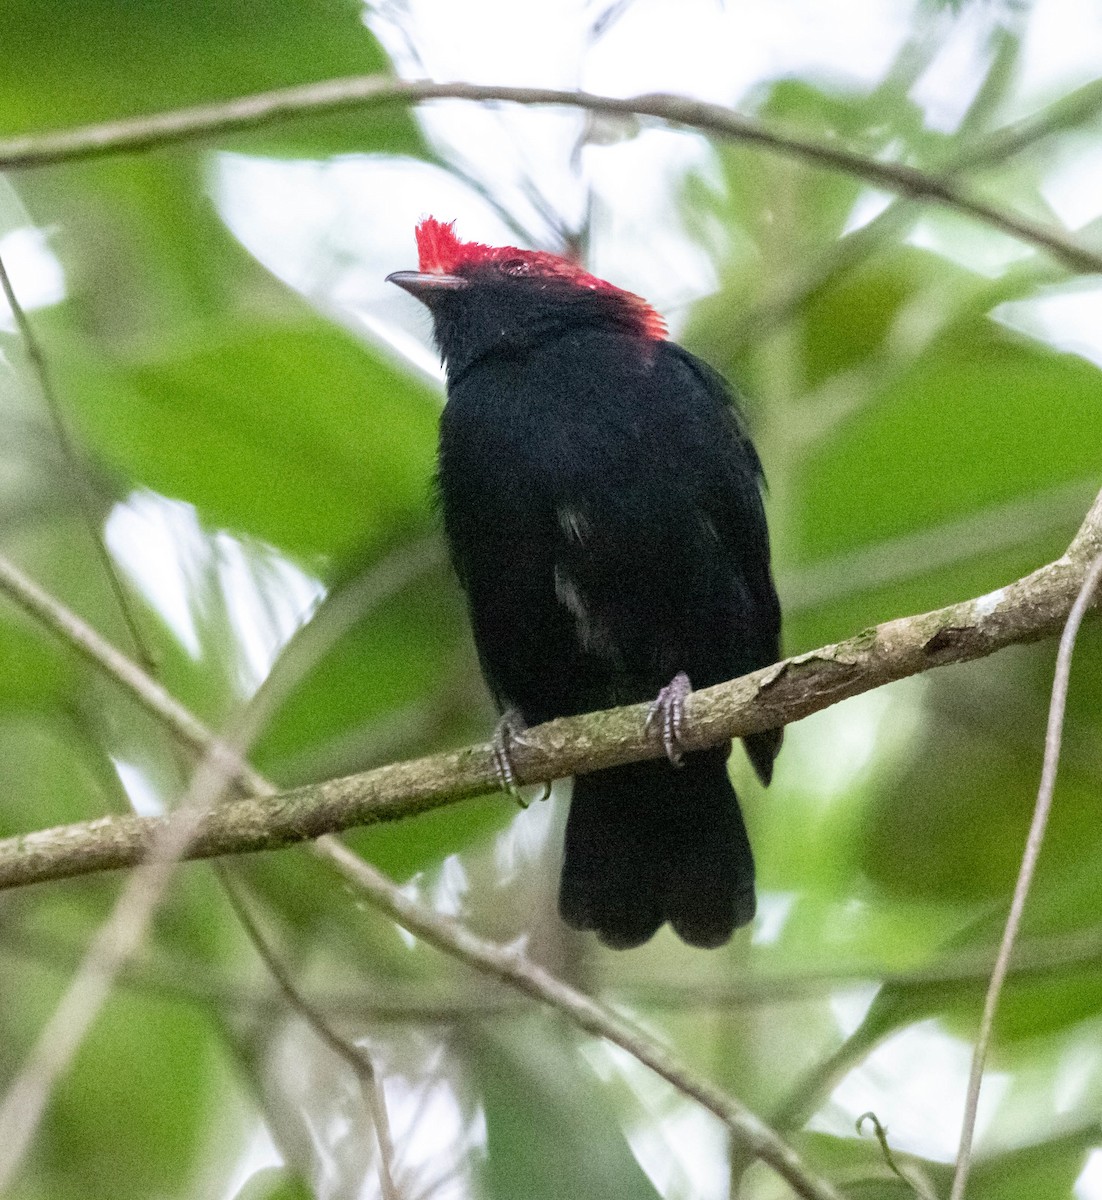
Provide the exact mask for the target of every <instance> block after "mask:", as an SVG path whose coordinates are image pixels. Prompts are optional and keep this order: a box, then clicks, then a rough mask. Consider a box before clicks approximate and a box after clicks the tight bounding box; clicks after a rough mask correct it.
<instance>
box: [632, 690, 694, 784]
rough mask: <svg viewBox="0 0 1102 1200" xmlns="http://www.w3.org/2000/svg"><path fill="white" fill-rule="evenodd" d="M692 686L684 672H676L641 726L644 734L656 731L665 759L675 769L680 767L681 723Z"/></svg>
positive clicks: (656, 698) (656, 699)
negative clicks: (660, 738)
mask: <svg viewBox="0 0 1102 1200" xmlns="http://www.w3.org/2000/svg"><path fill="white" fill-rule="evenodd" d="M692 690H693V685H692V684H691V683H690V682H689V677H688V675H686V674H685V672H684V671H678V672H677V674H676V675H675V676H674V677H673V678H672V679H671V680H670V682H669V683H667V684H666V686H665V687H664V688H663V689H662V690H661V691H660V692H659V693H658V695H657V696H656V697H655V701H654V703H653V704H652V705H651V706H650V711H649V712H648V713H647V721H646V724H645V725H644V726H643V732H644V733H650V731H651V730H652V729H656V730H658V732H659V733H660V734H661V737H662V746H663V748H664V749H665V751H666V757H667V758H668V759H669V760H670V762H671V763H673V765H674V766H675V767H679V766H681V759H682V749H681V722H682V719H683V718H684V715H685V701H686V700H687V699H688V698H689V696H690V695H691V694H692Z"/></svg>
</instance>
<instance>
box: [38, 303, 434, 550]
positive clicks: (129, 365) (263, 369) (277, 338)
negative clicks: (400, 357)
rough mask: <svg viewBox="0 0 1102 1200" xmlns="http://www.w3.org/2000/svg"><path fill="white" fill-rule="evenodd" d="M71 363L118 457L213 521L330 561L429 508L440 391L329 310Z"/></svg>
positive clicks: (137, 480) (385, 536)
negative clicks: (112, 361) (339, 324)
mask: <svg viewBox="0 0 1102 1200" xmlns="http://www.w3.org/2000/svg"><path fill="white" fill-rule="evenodd" d="M58 366H59V374H61V375H62V377H63V380H64V384H63V386H64V389H65V393H66V395H67V396H68V397H69V398H70V401H71V403H72V404H73V405H74V406H75V408H76V414H75V417H76V420H77V421H78V423H79V426H80V429H81V431H82V433H83V435H84V436H85V437H86V439H87V440H88V443H89V444H90V445H91V446H92V447H93V448H94V449H95V451H96V452H97V453H98V454H99V455H100V456H101V457H102V458H103V459H104V461H105V462H106V463H107V464H108V465H109V466H110V467H111V468H112V469H114V470H115V471H117V472H119V473H120V474H121V475H122V476H123V478H125V479H126V480H127V481H128V483H129V485H130V486H134V485H143V486H146V487H149V488H152V489H153V490H154V491H159V492H162V493H164V494H166V495H169V496H174V497H178V498H180V499H183V500H187V501H188V502H189V503H191V504H194V505H195V506H196V507H197V508H198V509H199V512H200V514H201V516H202V519H203V521H204V523H206V524H207V525H209V526H216V527H222V528H227V529H230V530H233V531H236V532H240V533H246V534H250V535H252V536H254V537H258V538H261V539H263V540H265V541H267V542H270V543H273V544H275V545H276V546H278V547H280V549H282V550H284V551H285V552H287V553H290V554H293V555H298V556H301V557H303V558H306V559H308V560H316V559H317V558H318V557H319V556H329V557H332V556H340V555H348V554H351V553H353V552H354V551H358V550H359V549H360V548H365V549H366V548H368V547H372V546H377V545H379V544H380V543H383V542H386V541H388V540H389V539H391V538H392V537H393V536H394V534H395V532H396V531H397V530H408V529H410V528H416V527H417V526H418V525H422V524H424V523H425V522H426V521H427V519H428V512H429V504H428V502H429V488H430V482H429V481H430V479H431V475H432V464H433V455H434V447H435V442H436V417H437V411H438V401H437V399H436V397H435V396H434V394H433V392H432V390H431V389H430V388H428V387H426V386H425V385H424V384H422V383H419V382H418V381H416V380H415V379H413V377H412V376H411V375H409V374H407V373H406V372H403V371H400V370H398V369H397V368H396V367H394V366H392V365H391V364H390V363H389V362H387V361H385V360H384V359H383V358H382V357H381V356H380V355H379V354H378V353H376V352H373V351H372V350H370V349H369V348H368V347H366V346H364V345H362V344H361V343H359V342H357V341H356V340H355V339H353V338H352V337H351V336H349V335H348V334H346V333H344V332H342V331H341V330H339V329H337V328H335V327H333V326H331V325H328V324H326V323H324V322H322V321H320V320H317V319H310V318H309V317H303V318H302V319H301V320H299V321H297V322H293V323H292V322H287V323H284V322H280V321H266V320H263V319H259V318H258V319H254V320H252V321H242V322H241V323H239V324H237V325H235V326H219V327H216V328H214V329H211V330H208V331H205V333H204V334H202V335H197V336H194V337H192V338H190V339H189V340H188V341H187V342H186V344H184V345H182V346H179V347H174V348H167V349H166V350H165V351H164V352H163V353H162V354H161V355H160V356H158V357H153V358H144V359H138V360H133V361H130V362H120V363H119V364H117V365H116V366H113V367H112V366H107V365H106V364H102V363H96V362H90V361H88V360H87V359H85V358H84V357H83V356H80V357H79V358H78V357H76V356H69V357H67V358H66V359H64V360H61V359H60V358H59V363H58Z"/></svg>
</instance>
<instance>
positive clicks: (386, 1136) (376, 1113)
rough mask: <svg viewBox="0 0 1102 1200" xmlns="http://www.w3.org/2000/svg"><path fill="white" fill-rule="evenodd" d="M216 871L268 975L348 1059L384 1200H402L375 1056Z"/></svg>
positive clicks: (227, 877)
mask: <svg viewBox="0 0 1102 1200" xmlns="http://www.w3.org/2000/svg"><path fill="white" fill-rule="evenodd" d="M215 869H216V870H217V872H218V879H219V882H220V883H221V884H222V889H223V891H224V892H225V893H226V898H227V900H229V902H230V906H231V907H232V908H233V911H234V914H235V915H236V917H237V920H238V922H239V923H240V924H241V927H242V928H243V929H244V930H245V932H246V933H247V934H248V936H249V940H250V941H251V942H252V944H253V946H254V947H255V948H256V951H257V953H258V954H259V955H260V957H261V959H262V960H263V962H264V966H265V967H266V968H267V969H268V974H269V975H271V977H272V978H273V979H274V980H275V981H276V984H277V986H278V987H279V990H280V991H281V992H282V993H283V995H284V996H285V997H286V999H287V1002H288V1003H289V1004H290V1005H291V1007H292V1008H293V1009H294V1010H295V1011H296V1012H297V1013H299V1014H300V1015H301V1016H302V1017H303V1018H304V1019H305V1020H306V1022H307V1023H308V1024H309V1026H310V1028H311V1029H313V1031H314V1032H315V1033H316V1034H317V1035H318V1037H319V1038H321V1040H322V1041H323V1042H324V1043H325V1044H326V1045H327V1046H328V1047H329V1049H330V1050H332V1051H333V1052H334V1053H335V1054H337V1055H339V1056H340V1057H341V1058H342V1059H344V1061H345V1062H346V1063H348V1065H349V1066H350V1067H351V1068H352V1070H353V1071H354V1072H355V1073H356V1077H357V1078H358V1079H359V1081H360V1088H361V1090H362V1091H363V1096H364V1101H365V1102H366V1104H367V1107H368V1111H369V1112H370V1113H371V1120H372V1124H373V1125H374V1127H375V1140H376V1143H377V1144H378V1148H379V1188H380V1191H381V1193H382V1200H399V1192H398V1188H397V1186H396V1184H395V1181H394V1143H393V1140H392V1139H391V1136H390V1117H389V1115H388V1113H387V1107H386V1097H385V1095H384V1093H383V1082H382V1080H381V1079H380V1078H379V1075H378V1072H377V1071H376V1070H375V1064H374V1063H373V1062H372V1061H371V1056H370V1055H369V1054H368V1053H367V1051H366V1050H363V1049H361V1048H360V1047H359V1046H357V1045H356V1043H355V1042H353V1041H351V1040H350V1039H349V1038H346V1037H343V1036H342V1035H341V1034H339V1033H338V1032H337V1031H336V1029H334V1028H333V1023H332V1022H331V1021H330V1020H329V1018H328V1016H326V1014H325V1013H324V1012H323V1011H322V1009H321V1008H320V1007H319V1006H318V1005H316V1004H314V1003H313V1002H312V1001H310V1000H308V999H307V998H306V996H304V995H303V994H302V992H300V991H299V989H298V987H297V985H296V984H295V982H294V980H293V979H292V978H291V974H290V972H289V971H288V970H287V968H286V967H285V966H284V964H283V962H282V960H281V959H280V958H279V956H278V955H277V954H275V953H274V952H273V950H272V948H271V946H270V945H269V943H268V940H267V937H266V936H265V934H264V933H263V932H262V930H261V929H260V927H259V926H258V925H257V923H256V921H255V919H254V918H253V915H252V913H251V912H250V911H249V907H248V905H247V904H246V902H245V897H244V894H243V889H242V888H241V886H240V883H239V882H238V880H237V879H236V878H235V877H234V876H233V874H232V872H230V871H229V870H228V869H227V868H226V867H225V866H224V865H223V864H221V863H218V864H216V865H215Z"/></svg>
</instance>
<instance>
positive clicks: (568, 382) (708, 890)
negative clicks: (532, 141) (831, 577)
mask: <svg viewBox="0 0 1102 1200" xmlns="http://www.w3.org/2000/svg"><path fill="white" fill-rule="evenodd" d="M417 246H418V250H419V252H420V269H419V270H418V271H398V272H396V273H395V274H393V275H390V276H388V278H389V280H390V281H391V282H392V283H396V284H397V285H398V286H399V287H402V288H404V289H405V290H406V291H407V292H409V293H411V294H412V295H413V296H416V297H417V299H419V300H421V301H422V302H423V303H424V304H426V305H427V306H428V308H429V311H430V312H431V314H432V318H433V323H434V328H435V336H436V342H437V345H438V346H439V348H440V352H441V355H442V357H443V360H444V363H445V365H446V368H447V404H446V405H445V408H444V412H443V416H442V419H441V426H440V459H439V472H438V479H437V483H438V491H439V500H440V505H441V508H442V512H443V521H444V530H445V533H446V535H447V539H448V542H449V545H450V550H451V556H452V561H453V563H454V566H455V570H456V572H457V574H458V576H459V580H460V582H461V584H462V586H463V588H464V589H465V591H466V593H467V600H468V604H469V608H470V616H471V623H472V626H473V629H474V639H475V643H476V646H477V650H478V655H479V660H480V663H481V666H482V672H483V675H484V676H485V679H486V683H487V684H488V686H489V688H490V691H491V692H492V693H493V697H494V699H495V701H496V702H497V705H498V708H499V710H500V711H502V712H505V713H506V714H507V715H506V718H505V720H504V723H503V725H502V726H499V730H500V735H499V736H500V740H501V745H502V748H503V749H507V744H508V738H509V736H510V735H511V734H514V733H516V732H517V731H519V730H520V729H522V728H523V726H524V725H534V724H537V723H539V722H541V721H546V720H549V719H551V718H552V717H561V716H568V715H572V714H576V713H583V712H588V711H592V710H594V709H601V708H608V707H611V706H613V705H620V704H629V703H636V702H640V701H643V700H646V699H648V698H650V699H655V704H654V708H653V709H652V717H653V721H652V722H651V724H654V725H656V726H657V729H656V733H657V734H658V735H660V736H661V737H662V739H663V741H664V742H665V746H666V751H667V755H668V759H663V758H659V759H655V760H653V761H647V762H638V763H633V764H630V765H628V766H623V767H613V768H610V769H607V770H600V771H594V772H592V773H589V774H585V775H580V776H578V777H577V779H576V780H575V783H574V795H573V799H572V802H571V808H570V815H569V818H568V821H567V826H566V844H565V853H564V861H563V869H562V882H561V887H560V892H559V909H560V912H561V914H562V917H563V919H564V920H565V921H566V922H567V924H569V925H571V926H573V927H574V928H576V929H588V930H593V931H595V932H596V934H597V936H598V937H599V938H600V939H601V941H603V942H604V943H605V944H606V945H608V946H612V947H616V948H627V947H631V946H638V945H640V944H641V943H643V942H645V941H646V940H647V939H648V938H650V937H651V936H652V935H653V934H654V932H655V931H656V930H657V929H658V928H659V926H661V925H662V923H663V922H665V921H669V922H670V924H671V925H672V926H673V928H674V929H675V930H676V931H677V933H678V934H679V935H680V936H681V937H682V938H683V939H684V940H685V941H686V942H689V943H690V944H692V945H694V946H719V945H721V944H722V943H724V942H725V941H727V939H728V938H729V937H730V935H731V933H732V931H733V930H734V929H736V928H737V927H738V926H740V925H745V924H746V923H748V922H749V921H750V920H751V919H752V918H753V916H754V908H755V900H754V860H753V856H752V855H751V852H750V843H749V840H748V838H747V835H746V827H745V825H744V824H743V820H742V814H741V812H740V811H739V805H738V800H737V798H736V796H735V792H734V789H733V788H732V786H731V783H730V780H729V779H728V776H727V767H726V760H727V756H728V754H729V752H730V745H729V744H728V745H724V746H717V747H715V748H713V749H710V750H704V751H696V752H693V753H686V754H684V755H683V756H682V755H681V753H680V749H679V745H678V741H677V735H678V726H679V722H680V715H681V706H682V704H683V702H684V699H685V696H686V695H687V694H688V692H689V691H690V689H691V687H694V686H695V687H707V686H709V685H711V684H714V683H719V682H721V681H722V680H725V679H730V678H732V677H734V676H737V675H741V674H744V673H745V672H747V671H752V670H755V669H757V668H758V667H762V666H766V665H767V664H769V663H772V662H775V661H776V659H777V658H778V657H779V638H780V607H779V604H778V601H777V594H776V591H775V589H774V586H773V580H772V576H771V573H770V566H769V535H768V531H767V529H766V523H765V514H764V511H763V509H762V501H761V484H762V470H761V463H760V461H759V459H758V456H757V453H756V451H755V450H754V447H753V445H752V444H751V442H750V439H749V437H748V435H747V433H746V430H745V428H744V427H743V424H742V422H741V419H740V417H739V415H738V412H737V410H736V408H735V406H734V403H733V401H732V398H731V394H730V392H729V390H728V388H727V385H726V384H725V382H724V381H723V379H722V378H721V377H720V376H719V375H718V374H717V373H716V372H715V371H713V370H712V369H711V368H710V367H708V366H707V365H706V364H705V363H703V362H701V361H700V359H698V358H694V357H693V355H691V354H689V353H688V352H687V351H686V350H683V349H682V348H681V347H680V346H677V345H675V344H674V343H673V342H670V341H668V340H667V339H666V327H665V324H664V322H663V321H662V318H661V317H660V316H659V315H658V314H657V313H656V312H655V311H654V309H652V308H651V307H650V305H649V304H647V302H646V301H645V300H643V299H642V298H641V297H639V296H636V295H633V294H632V293H630V292H627V291H623V290H621V289H620V288H618V287H615V286H613V285H612V284H610V283H606V282H605V281H604V280H601V279H597V278H596V277H595V276H593V275H590V274H588V273H587V272H586V271H584V270H582V269H581V267H579V266H578V265H576V264H575V263H573V262H570V261H568V260H567V259H565V258H560V257H558V256H557V255H554V254H548V253H545V252H540V251H533V250H518V249H516V248H514V247H511V246H505V247H491V246H484V245H480V244H478V243H476V242H463V241H460V240H459V239H458V238H457V237H456V235H455V233H454V230H453V227H452V225H451V224H443V223H442V222H440V221H437V220H434V219H433V218H431V217H430V218H427V219H426V220H424V221H422V222H421V223H420V225H419V226H418V227H417ZM745 743H746V749H747V752H748V754H749V756H750V760H751V762H752V763H753V765H754V768H755V770H756V771H757V774H758V776H759V778H760V779H761V780H762V782H763V783H768V782H769V779H770V776H771V774H772V770H773V759H774V758H775V756H776V754H777V751H778V750H779V748H780V743H781V730H779V729H778V730H770V731H768V732H764V733H757V734H753V735H752V736H750V737H747V738H746V739H745ZM502 761H503V766H504V770H505V774H506V776H508V757H507V754H503V755H502Z"/></svg>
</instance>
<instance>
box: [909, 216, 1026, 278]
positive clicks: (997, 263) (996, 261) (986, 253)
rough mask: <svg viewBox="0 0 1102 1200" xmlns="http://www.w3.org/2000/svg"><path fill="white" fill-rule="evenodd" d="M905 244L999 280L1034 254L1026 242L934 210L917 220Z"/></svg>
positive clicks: (987, 226)
mask: <svg viewBox="0 0 1102 1200" xmlns="http://www.w3.org/2000/svg"><path fill="white" fill-rule="evenodd" d="M907 241H908V242H909V243H910V244H911V245H912V246H918V247H919V248H920V249H923V250H932V251H933V252H934V253H935V254H939V255H941V257H942V258H946V259H948V260H949V261H950V262H955V263H958V264H959V265H960V266H962V267H964V268H966V269H967V270H969V271H972V272H973V273H974V274H976V275H983V276H984V277H985V278H987V279H998V278H999V276H1000V275H1002V274H1003V273H1004V272H1005V271H1006V269H1007V268H1008V267H1012V266H1014V265H1015V264H1016V263H1020V262H1023V261H1024V260H1025V259H1027V258H1029V257H1030V256H1031V255H1035V254H1036V253H1037V251H1036V250H1035V249H1034V247H1033V246H1031V245H1030V244H1029V243H1028V242H1021V241H1018V240H1017V239H1016V238H1013V237H1011V236H1010V235H1009V234H1007V233H1002V232H1000V231H999V230H997V229H992V228H991V227H990V226H989V225H984V224H982V223H981V222H979V221H976V220H973V219H972V218H970V217H965V216H961V215H959V214H957V213H950V212H944V211H938V210H935V209H929V210H927V212H926V214H925V216H923V217H921V218H920V219H919V221H918V222H917V223H916V224H915V227H914V229H913V230H912V231H911V233H910V235H909V236H908V238H907Z"/></svg>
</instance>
